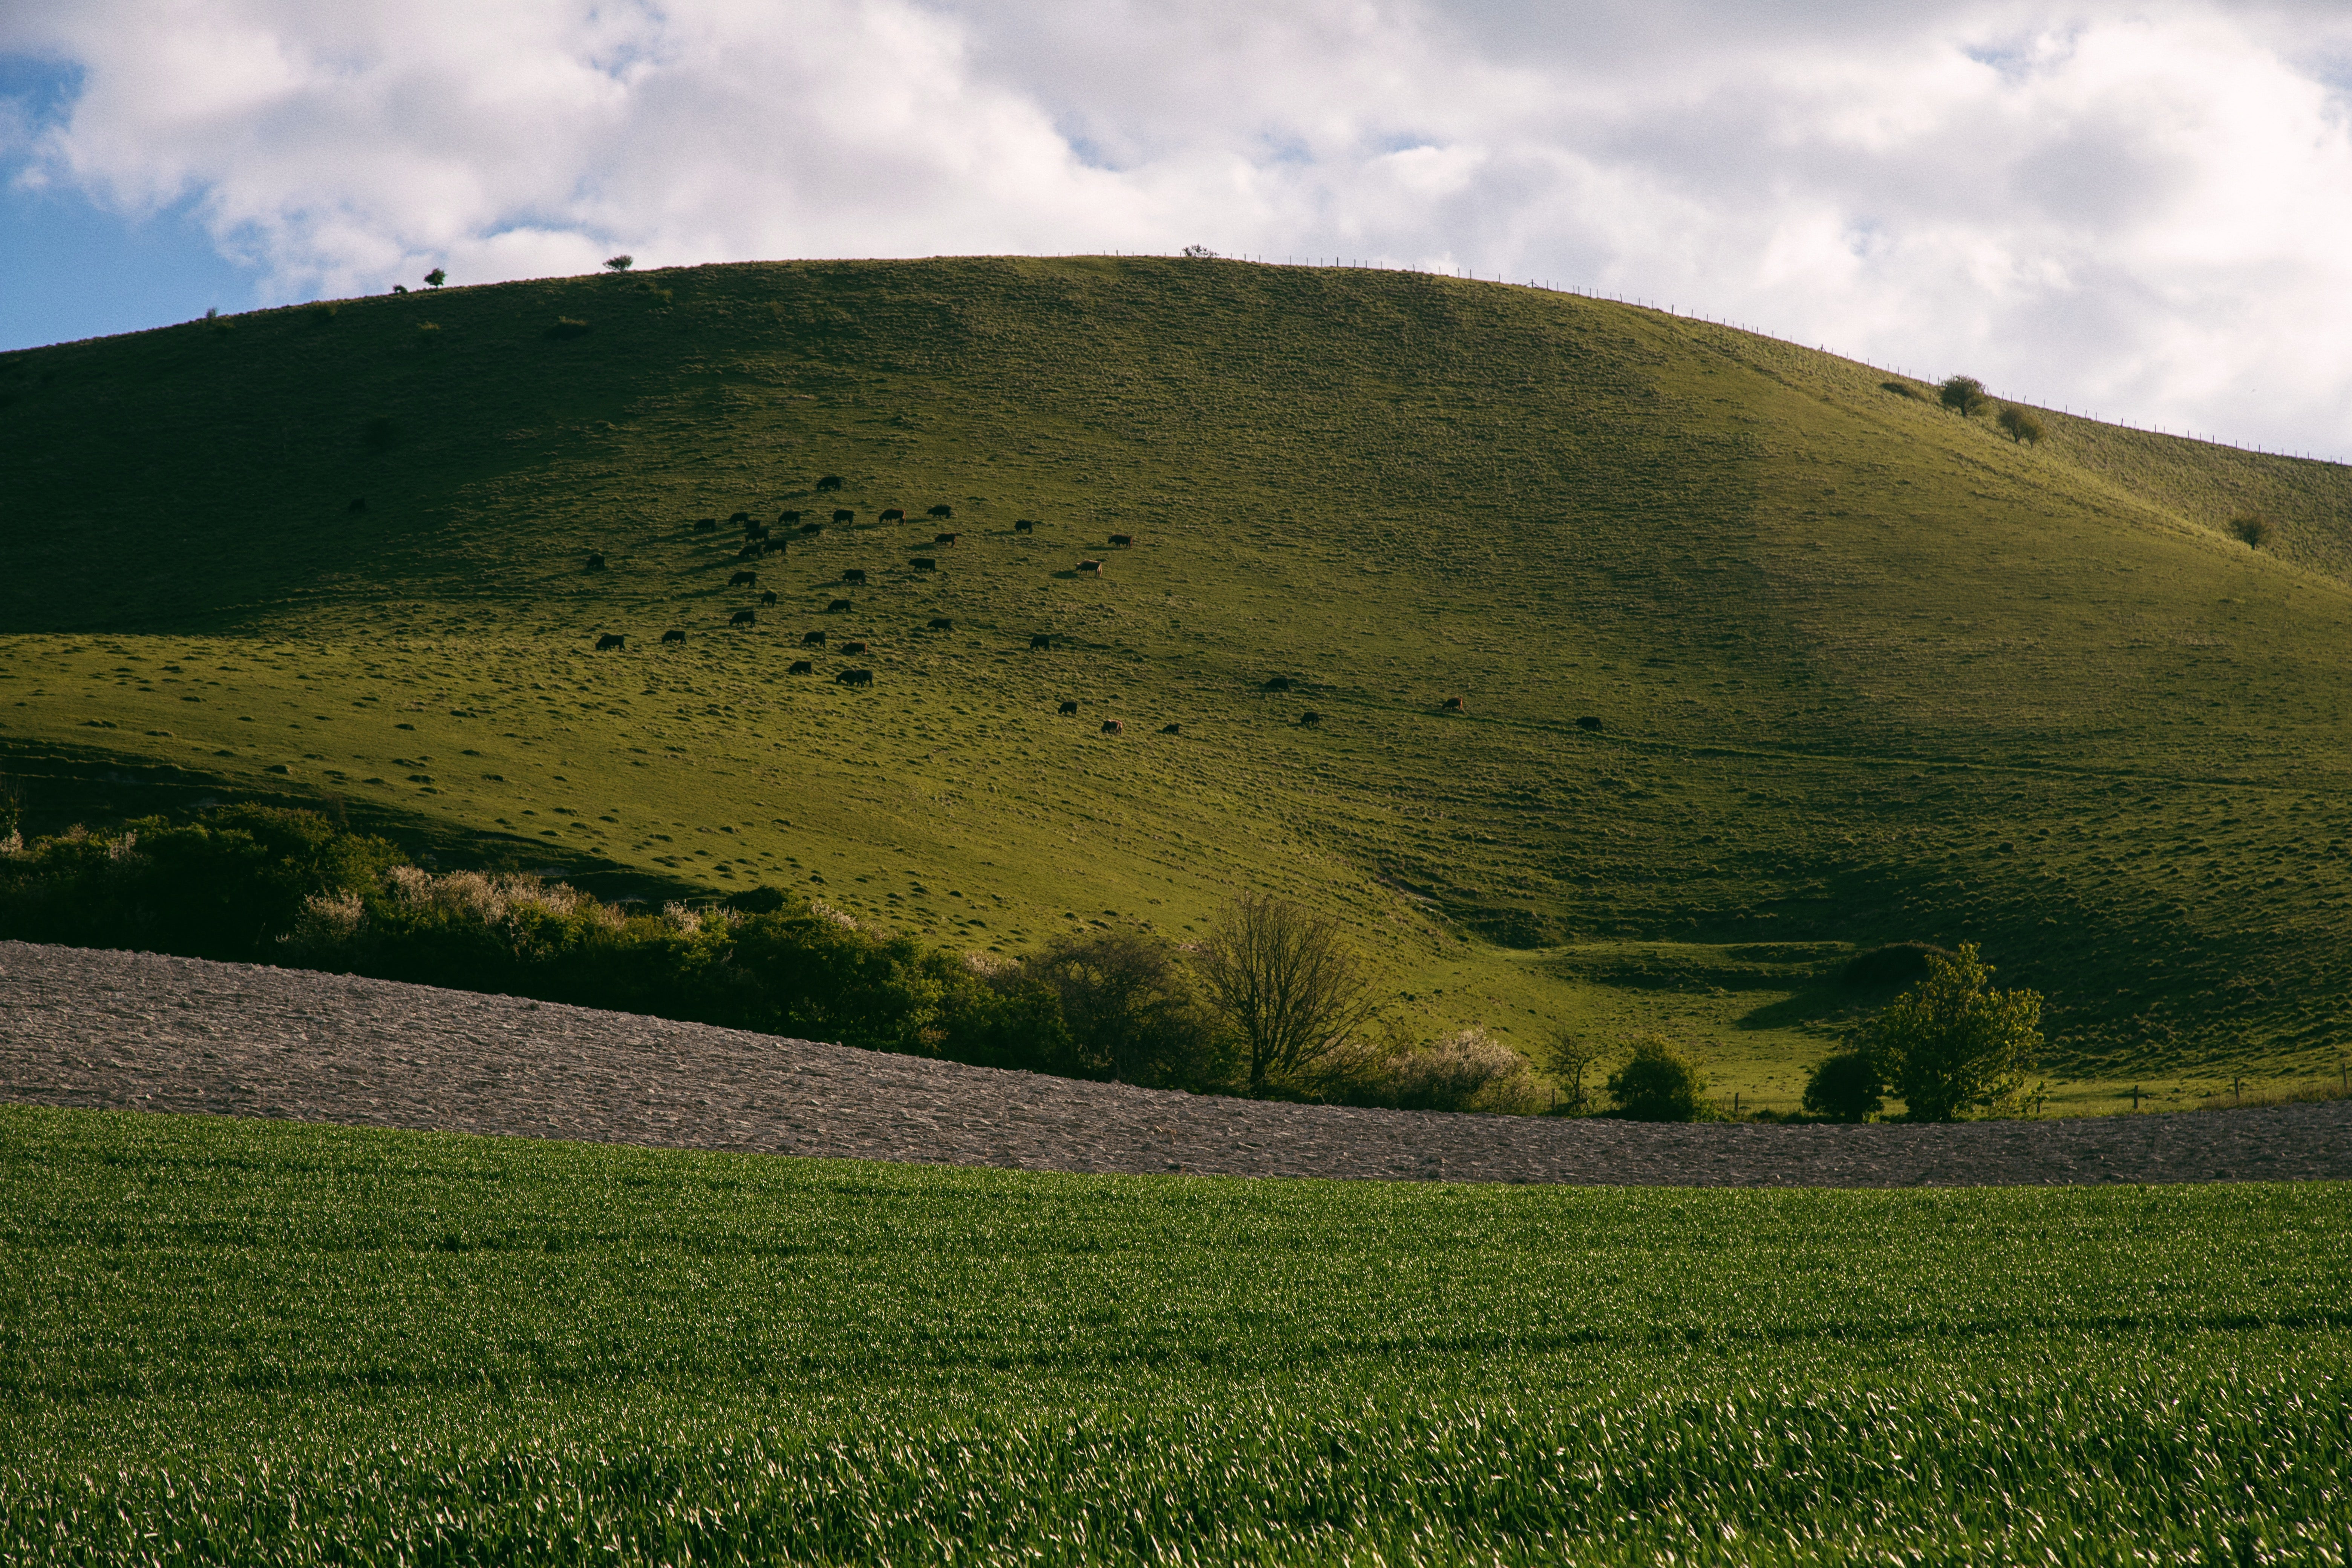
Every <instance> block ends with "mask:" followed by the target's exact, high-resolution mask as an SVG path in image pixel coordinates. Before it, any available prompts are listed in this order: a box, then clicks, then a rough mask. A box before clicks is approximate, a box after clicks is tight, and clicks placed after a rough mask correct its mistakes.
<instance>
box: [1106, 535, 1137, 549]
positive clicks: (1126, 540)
mask: <svg viewBox="0 0 2352 1568" xmlns="http://www.w3.org/2000/svg"><path fill="white" fill-rule="evenodd" d="M1110 542H1111V543H1112V544H1113V545H1115V546H1116V547H1118V549H1121V550H1128V549H1131V548H1133V546H1134V544H1135V535H1133V534H1131V533H1114V534H1112V535H1111V536H1110Z"/></svg>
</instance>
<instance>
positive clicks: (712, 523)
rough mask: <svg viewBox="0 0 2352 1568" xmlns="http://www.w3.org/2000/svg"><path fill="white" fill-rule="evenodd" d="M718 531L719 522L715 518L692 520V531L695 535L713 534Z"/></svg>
mask: <svg viewBox="0 0 2352 1568" xmlns="http://www.w3.org/2000/svg"><path fill="white" fill-rule="evenodd" d="M718 529H719V520H718V519H717V518H715V517H698V518H696V519H695V520H694V531H695V532H697V533H714V532H716V531H718Z"/></svg>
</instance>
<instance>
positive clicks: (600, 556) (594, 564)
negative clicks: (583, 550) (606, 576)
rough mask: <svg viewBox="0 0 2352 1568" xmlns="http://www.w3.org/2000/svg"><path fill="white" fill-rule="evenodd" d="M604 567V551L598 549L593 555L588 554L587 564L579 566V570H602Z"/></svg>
mask: <svg viewBox="0 0 2352 1568" xmlns="http://www.w3.org/2000/svg"><path fill="white" fill-rule="evenodd" d="M581 570H583V571H584V572H602V571H603V570H604V552H603V551H601V550H600V551H597V552H595V553H594V554H593V555H591V556H589V557H588V564H587V565H586V566H584V567H583V568H581Z"/></svg>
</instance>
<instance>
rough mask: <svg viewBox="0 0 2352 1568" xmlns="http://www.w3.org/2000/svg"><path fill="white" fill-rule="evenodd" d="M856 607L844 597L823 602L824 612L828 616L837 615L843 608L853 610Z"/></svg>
mask: <svg viewBox="0 0 2352 1568" xmlns="http://www.w3.org/2000/svg"><path fill="white" fill-rule="evenodd" d="M856 607H857V606H856V605H853V604H851V603H850V602H849V601H848V600H846V599H830V600H827V601H826V602H825V606H824V613H825V614H826V615H828V616H837V615H840V614H841V613H842V612H843V611H845V610H854V609H856Z"/></svg>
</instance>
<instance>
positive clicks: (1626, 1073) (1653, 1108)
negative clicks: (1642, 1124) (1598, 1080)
mask: <svg viewBox="0 0 2352 1568" xmlns="http://www.w3.org/2000/svg"><path fill="white" fill-rule="evenodd" d="M1602 1087H1604V1088H1605V1089H1607V1090H1608V1092H1609V1098H1610V1099H1611V1100H1614V1101H1616V1103H1617V1114H1618V1115H1620V1116H1622V1117H1624V1118H1625V1119H1626V1120H1627V1121H1705V1120H1706V1115H1707V1109H1706V1101H1705V1100H1702V1099H1700V1098H1699V1097H1700V1095H1701V1094H1702V1093H1703V1092H1704V1091H1705V1090H1706V1079H1705V1078H1704V1077H1703V1076H1702V1075H1701V1074H1700V1072H1699V1068H1698V1064H1697V1063H1696V1062H1695V1061H1693V1060H1691V1058H1689V1057H1688V1056H1687V1055H1685V1053H1684V1051H1683V1049H1682V1047H1679V1046H1677V1045H1675V1042H1674V1041H1672V1040H1670V1039H1668V1038H1666V1037H1665V1036H1664V1035H1639V1036H1636V1037H1634V1039H1633V1055H1631V1056H1629V1057H1627V1058H1625V1065H1624V1066H1623V1067H1621V1068H1618V1069H1617V1070H1616V1071H1615V1072H1612V1073H1611V1074H1610V1075H1609V1081H1608V1082H1607V1083H1606V1084H1605V1085H1603V1086H1602Z"/></svg>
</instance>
